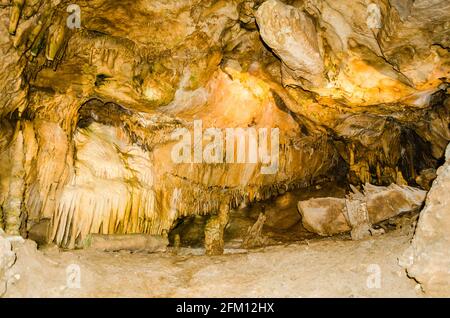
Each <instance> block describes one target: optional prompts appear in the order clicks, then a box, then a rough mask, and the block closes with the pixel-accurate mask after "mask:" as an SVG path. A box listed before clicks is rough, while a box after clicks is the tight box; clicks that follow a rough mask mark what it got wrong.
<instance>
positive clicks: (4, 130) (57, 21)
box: [0, 0, 450, 254]
mask: <svg viewBox="0 0 450 318" xmlns="http://www.w3.org/2000/svg"><path fill="white" fill-rule="evenodd" d="M6 2H8V1H3V2H2V4H3V3H6ZM448 6H449V4H448V1H433V2H427V1H415V2H414V3H410V2H408V1H404V2H402V1H391V2H388V1H373V2H371V3H369V2H367V3H366V2H364V1H363V2H357V3H355V2H354V1H338V2H336V1H327V0H308V1H302V2H299V1H278V0H268V1H243V0H236V1H213V0H207V1H196V2H195V1H190V0H182V1H175V0H173V1H172V0H171V1H166V0H164V1H162V0H160V1H147V0H139V1H105V0H93V1H89V2H86V1H42V0H33V1H25V2H24V1H13V2H11V3H9V2H8V4H7V5H5V6H0V22H1V23H0V50H1V53H2V54H1V55H0V65H1V66H2V71H1V72H0V93H1V95H0V163H1V167H2V169H1V170H0V207H1V210H0V227H1V228H4V229H5V230H6V231H7V232H8V233H9V234H19V233H20V234H22V235H27V232H28V231H29V230H30V228H31V227H33V226H34V225H36V224H39V223H41V222H42V221H49V222H50V227H49V230H48V233H47V237H48V240H49V241H54V242H56V243H57V244H59V245H61V246H65V247H69V248H74V247H76V246H82V244H83V241H84V240H85V239H86V237H88V235H89V234H123V235H127V234H133V233H144V234H151V235H165V234H167V232H169V231H171V229H172V227H173V226H174V224H175V222H176V220H177V219H180V218H184V217H187V216H192V215H216V214H218V213H219V210H221V208H220V207H222V210H223V211H227V208H226V207H228V210H229V209H233V208H236V207H238V206H239V205H240V204H242V203H248V202H254V201H261V200H264V199H269V198H273V197H276V196H277V195H279V194H281V193H285V192H286V191H289V190H292V189H293V188H298V187H307V186H310V185H314V184H315V183H316V182H317V181H318V180H321V179H323V178H324V177H328V178H330V179H333V178H338V177H341V176H344V177H345V180H344V181H346V182H349V183H352V184H364V183H372V184H377V185H384V186H387V185H389V184H391V183H397V184H406V183H407V184H409V185H416V181H417V180H419V181H418V182H420V183H421V181H420V180H422V179H420V178H423V177H424V176H425V175H426V173H425V172H426V171H431V170H430V169H435V168H437V166H438V163H439V160H440V159H441V158H442V156H443V152H444V149H445V146H446V145H447V143H448V141H449V140H450V131H449V129H448V123H449V118H450V99H449V98H448V89H447V84H448V77H449V65H450V57H449V53H448V50H447V49H446V48H448V47H449V43H448V29H449V28H448V21H449V14H450V13H449V12H450V10H448V9H449V7H448ZM423 21H426V22H425V23H424V22H423ZM78 22H79V25H78ZM78 26H79V27H80V28H78ZM197 123H201V129H200V131H201V134H199V133H198V132H199V130H198V129H199V125H197ZM196 128H197V130H196ZM230 130H232V131H241V130H242V131H244V132H245V133H246V134H247V135H246V137H245V138H244V139H243V144H244V146H243V148H244V150H245V151H244V152H239V149H238V148H239V144H240V143H239V141H236V148H235V147H232V148H233V150H234V153H232V152H231V151H230V149H231V148H230V147H227V145H228V140H227V139H229V138H227V136H228V135H227V131H230ZM176 132H178V133H180V132H184V133H182V134H177V135H176V138H173V137H174V133H176ZM196 132H197V133H196ZM264 132H266V135H265V137H267V139H265V138H264ZM271 132H279V134H273V135H272V134H271ZM255 134H256V139H255V138H254V137H255ZM261 134H262V135H261ZM267 134H268V135H270V136H268V135H267ZM198 135H201V136H200V137H198ZM185 136H188V137H186V140H184V141H185V142H186V143H183V142H182V139H183V138H184V137H185ZM213 136H215V137H217V140H222V143H219V146H217V144H214V145H216V146H217V147H215V146H211V145H212V144H211V142H212V140H211V139H214V140H216V138H212V137H213ZM268 137H270V138H268ZM198 138H202V139H201V140H200V139H198ZM233 145H234V142H233ZM274 145H275V146H277V145H278V146H277V147H274ZM184 146H186V147H184ZM255 147H256V148H255ZM178 150H179V151H178ZM183 150H185V151H187V152H189V153H183V155H180V151H181V152H182V151H183ZM200 150H201V151H200ZM174 153H175V154H178V155H180V157H178V158H184V159H182V160H177V159H174ZM196 153H200V156H196ZM242 153H244V154H245V156H244V155H242ZM175 157H176V156H175ZM244 157H245V158H244ZM205 158H206V159H205ZM208 158H210V159H211V158H213V159H212V160H209V159H208ZM239 158H240V159H242V160H240V159H239ZM190 161H192V162H190ZM424 171H425V172H424ZM421 176H422V177H421ZM221 213H222V215H224V214H226V213H225V212H221ZM220 219H221V220H222V219H223V220H226V219H227V218H226V217H225V216H223V218H220ZM212 220H214V219H212ZM222 223H225V222H222ZM222 223H221V222H219V223H217V224H215V223H214V222H213V221H211V222H210V224H212V225H211V227H210V230H211V231H210V232H209V233H213V234H212V235H211V237H210V239H209V242H210V243H211V244H210V245H211V246H212V247H211V248H210V251H209V252H210V253H211V254H216V253H218V251H219V252H220V250H221V249H222V242H221V238H220V236H221V233H222V232H223V227H224V224H222ZM214 233H219V234H214Z"/></svg>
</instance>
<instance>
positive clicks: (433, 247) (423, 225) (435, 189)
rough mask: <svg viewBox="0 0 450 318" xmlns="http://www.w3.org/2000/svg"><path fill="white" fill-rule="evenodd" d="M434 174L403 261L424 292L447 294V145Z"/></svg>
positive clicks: (449, 218) (449, 207)
mask: <svg viewBox="0 0 450 318" xmlns="http://www.w3.org/2000/svg"><path fill="white" fill-rule="evenodd" d="M437 174H438V176H437V178H436V180H435V181H434V182H433V185H432V187H431V190H430V192H429V193H428V196H427V200H426V203H425V207H424V209H423V210H422V212H421V213H420V218H419V222H418V224H417V229H416V233H415V235H414V238H413V240H412V243H411V247H410V249H409V250H408V251H407V252H406V253H405V255H404V256H403V262H404V265H406V266H407V271H408V274H409V275H410V276H412V277H414V278H415V279H416V280H417V281H418V282H420V283H421V285H422V288H423V289H424V291H425V292H426V293H427V294H429V295H440V296H450V236H449V232H448V230H449V228H450V199H449V196H448V191H449V189H450V145H449V146H448V147H447V152H446V162H445V164H444V165H443V166H442V167H440V168H439V169H438V171H437Z"/></svg>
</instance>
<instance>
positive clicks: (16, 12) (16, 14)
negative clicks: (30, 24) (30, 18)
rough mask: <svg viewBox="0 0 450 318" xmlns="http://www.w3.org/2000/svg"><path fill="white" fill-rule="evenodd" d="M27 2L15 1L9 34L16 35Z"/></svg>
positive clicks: (12, 7) (22, 0) (13, 2)
mask: <svg viewBox="0 0 450 318" xmlns="http://www.w3.org/2000/svg"><path fill="white" fill-rule="evenodd" d="M24 4H25V0H13V1H12V6H11V17H10V20H9V33H10V34H12V35H14V34H15V33H16V29H17V25H18V24H19V20H20V15H21V13H22V9H23V6H24Z"/></svg>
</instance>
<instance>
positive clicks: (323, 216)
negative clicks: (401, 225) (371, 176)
mask: <svg viewBox="0 0 450 318" xmlns="http://www.w3.org/2000/svg"><path fill="white" fill-rule="evenodd" d="M425 195H426V192H425V191H423V190H420V189H416V188H413V187H409V186H398V185H396V184H392V185H390V186H389V187H377V186H374V185H370V184H366V185H365V187H364V196H362V194H361V196H362V198H352V196H349V198H347V199H339V198H315V199H310V200H307V201H300V202H299V203H298V210H299V212H300V214H301V215H302V222H303V225H304V226H305V228H307V229H308V230H310V231H312V232H315V233H318V234H320V235H334V234H338V233H343V232H347V231H351V230H353V229H354V228H355V227H360V230H361V231H360V232H361V233H362V232H368V231H369V230H370V227H367V226H366V225H367V224H370V225H371V224H376V223H379V222H381V221H383V220H387V219H389V218H392V217H394V216H396V215H398V214H401V213H403V212H408V211H412V210H415V209H417V208H420V207H421V205H422V203H423V201H424V200H425ZM362 205H364V206H366V208H364V209H362V210H361V211H365V210H366V209H367V214H368V217H363V216H362V215H361V216H360V214H358V213H356V214H353V213H354V211H353V210H359V208H358V206H362ZM349 209H350V210H351V211H350V212H351V213H349ZM363 227H364V228H367V229H366V230H367V231H366V230H363V229H362V228H363ZM358 231H359V230H358ZM361 233H360V234H355V235H356V236H357V237H359V238H360V237H362V236H363V234H361Z"/></svg>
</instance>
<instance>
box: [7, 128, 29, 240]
mask: <svg viewBox="0 0 450 318" xmlns="http://www.w3.org/2000/svg"><path fill="white" fill-rule="evenodd" d="M24 153H25V152H24V145H23V133H22V130H21V127H20V123H19V122H18V123H17V125H16V132H15V134H14V139H13V144H12V146H11V148H10V154H11V158H14V160H13V162H12V167H11V177H10V182H9V193H8V195H7V198H6V202H5V204H4V207H3V213H4V218H5V230H6V233H7V234H10V235H20V227H21V225H22V218H23V215H22V210H23V206H22V199H23V195H24V191H25V169H24Z"/></svg>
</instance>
